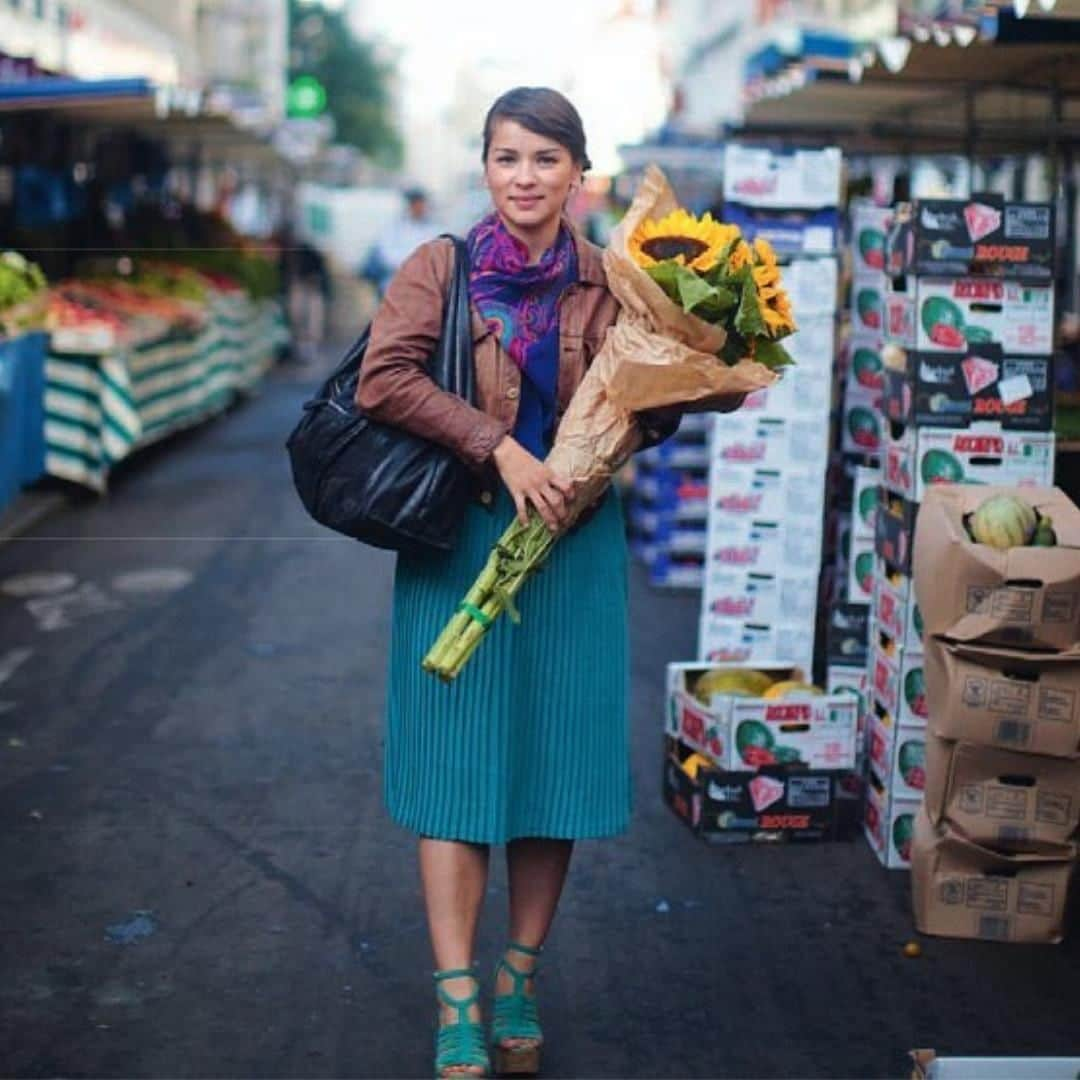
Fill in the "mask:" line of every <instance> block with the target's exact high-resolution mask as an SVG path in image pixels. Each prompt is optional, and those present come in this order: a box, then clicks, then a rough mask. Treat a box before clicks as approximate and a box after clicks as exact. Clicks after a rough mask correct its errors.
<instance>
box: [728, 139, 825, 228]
mask: <svg viewBox="0 0 1080 1080" xmlns="http://www.w3.org/2000/svg"><path fill="white" fill-rule="evenodd" d="M842 167H843V157H842V154H841V152H840V150H839V149H838V148H837V147H835V146H830V147H826V148H825V149H822V150H770V149H769V148H767V147H763V146H746V145H743V144H741V143H736V142H729V143H727V144H726V145H725V147H724V199H725V200H729V201H731V202H738V203H742V204H744V205H745V206H761V207H768V208H770V209H773V210H790V209H794V208H797V207H803V208H814V207H837V206H839V205H840V195H841V177H842ZM774 216H776V215H774ZM724 220H725V221H730V220H731V219H730V218H728V217H727V216H726V215H725V217H724Z"/></svg>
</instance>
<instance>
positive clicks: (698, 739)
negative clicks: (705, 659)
mask: <svg viewBox="0 0 1080 1080" xmlns="http://www.w3.org/2000/svg"><path fill="white" fill-rule="evenodd" d="M743 666H745V665H740V664H703V663H701V662H698V661H686V662H682V661H680V662H676V663H670V664H668V665H667V677H666V682H667V707H666V709H665V712H664V731H665V733H666V734H667V735H670V736H672V737H673V738H677V739H680V740H681V741H682V742H683V743H684V744H685V745H686V746H688V747H690V748H691V749H692V750H695V751H696V752H697V753H699V754H704V755H705V756H706V757H708V758H710V759H711V760H712V761H714V762H715V763H716V764H717V765H720V766H722V767H726V766H727V763H728V760H729V757H730V732H731V716H730V713H729V712H728V711H727V710H726V708H725V704H724V703H725V698H724V696H723V695H717V694H712V695H709V696H708V700H707V701H703V700H701V698H699V697H698V696H697V695H696V694H695V686H696V684H697V682H698V680H699V679H701V677H702V676H704V675H706V674H708V673H709V672H713V671H736V670H738V669H739V668H740V667H743ZM753 670H755V671H760V672H762V673H764V674H766V675H768V676H770V677H771V678H773V679H775V680H778V681H779V680H782V679H801V678H802V677H803V674H802V671H801V669H798V668H793V667H792V666H791V665H790V664H776V663H772V664H770V663H762V664H755V665H753Z"/></svg>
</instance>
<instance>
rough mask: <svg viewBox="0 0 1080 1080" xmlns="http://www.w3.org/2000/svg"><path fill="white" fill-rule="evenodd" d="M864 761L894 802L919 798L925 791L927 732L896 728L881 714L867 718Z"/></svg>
mask: <svg viewBox="0 0 1080 1080" xmlns="http://www.w3.org/2000/svg"><path fill="white" fill-rule="evenodd" d="M867 717H868V720H867V722H868V729H869V730H868V731H867V743H866V746H867V750H866V753H867V757H869V759H870V767H871V768H872V769H873V770H874V772H875V773H876V774H877V777H878V779H879V780H880V781H881V782H882V784H884V786H885V788H886V789H887V790H888V791H889V793H890V794H891V795H892V796H894V797H895V798H909V799H915V800H918V799H920V798H922V795H923V790H924V789H925V787H926V730H925V728H921V727H910V726H908V725H905V724H900V725H897V724H896V723H894V722H893V720H892V718H891V717H890V716H888V715H883V714H882V712H881V710H877V709H871V710H870V711H869V713H868V714H867Z"/></svg>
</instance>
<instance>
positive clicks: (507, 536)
mask: <svg viewBox="0 0 1080 1080" xmlns="http://www.w3.org/2000/svg"><path fill="white" fill-rule="evenodd" d="M557 538H558V537H557V535H555V534H553V533H552V532H551V531H550V530H549V529H548V527H547V526H546V525H545V524H544V522H543V520H542V519H541V518H540V517H539V515H537V514H535V513H533V514H530V517H529V521H528V524H526V525H522V524H521V522H519V521H518V520H517V519H516V518H515V519H514V520H513V521H512V522H511V523H510V525H509V527H508V528H507V529H506V531H505V532H504V533H503V535H502V536H501V537H500V538H499V540H498V541H497V542H496V544H495V547H494V549H493V550H492V552H491V555H489V556H488V561H487V563H486V564H485V566H484V569H483V570H482V571H481V573H480V576H479V577H478V578H477V579H476V581H475V582H474V583H473V585H472V587H471V588H470V589H469V591H468V593H467V594H466V597H465V602H466V603H469V604H472V605H473V606H475V607H478V608H479V609H480V610H481V611H482V612H483V613H484V614H485V615H486V616H487V617H488V618H489V619H491V620H495V619H497V618H498V617H499V616H500V615H501V614H502V613H503V612H504V611H509V613H510V615H511V617H512V618H514V619H515V621H517V619H516V614H517V612H516V609H515V608H514V597H515V596H516V595H517V593H518V590H519V589H520V588H521V587H522V585H524V584H525V582H526V580H527V579H528V578H529V576H530V575H531V574H532V573H534V572H535V571H536V570H537V569H538V568H539V567H540V565H541V564H542V563H543V562H544V560H545V559H546V558H547V556H548V555H549V554H550V552H551V549H552V547H554V545H555V541H556V540H557ZM488 629H489V627H487V626H484V625H482V624H481V623H480V622H478V621H477V620H476V619H473V618H471V617H470V616H468V615H466V614H465V613H464V612H460V611H459V612H457V613H456V614H455V615H454V616H453V617H452V618H451V619H450V620H449V622H448V623H447V624H446V626H445V627H444V628H443V631H442V633H441V634H440V635H439V637H438V639H437V640H436V642H435V645H434V646H432V648H431V650H430V651H429V652H428V655H427V656H426V657H425V658H424V662H423V667H424V670H425V671H429V672H431V673H432V674H436V675H438V676H439V677H440V678H441V679H443V680H444V681H446V682H450V681H452V680H453V679H455V678H456V677H457V676H458V675H459V674H460V673H461V671H462V669H463V668H464V666H465V664H466V663H467V662H468V660H469V657H471V656H472V654H473V653H474V652H475V651H476V648H477V646H479V644H480V642H481V641H482V640H483V638H484V634H485V633H487V630H488Z"/></svg>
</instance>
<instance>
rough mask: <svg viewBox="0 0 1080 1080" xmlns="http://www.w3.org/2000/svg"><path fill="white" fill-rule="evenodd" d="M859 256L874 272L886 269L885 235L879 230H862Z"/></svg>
mask: <svg viewBox="0 0 1080 1080" xmlns="http://www.w3.org/2000/svg"><path fill="white" fill-rule="evenodd" d="M859 254H860V255H862V257H863V262H865V263H866V265H867V266H869V267H871V268H872V269H874V270H884V269H885V234H884V233H883V232H881V231H880V230H878V229H862V230H860V232H859Z"/></svg>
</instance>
